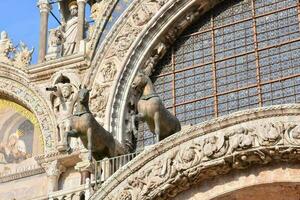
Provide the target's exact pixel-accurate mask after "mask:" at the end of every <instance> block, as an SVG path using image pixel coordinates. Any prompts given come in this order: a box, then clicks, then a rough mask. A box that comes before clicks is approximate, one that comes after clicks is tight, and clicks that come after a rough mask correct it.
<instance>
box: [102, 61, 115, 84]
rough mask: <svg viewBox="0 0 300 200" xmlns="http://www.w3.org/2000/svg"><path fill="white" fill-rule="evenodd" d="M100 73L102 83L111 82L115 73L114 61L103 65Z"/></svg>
mask: <svg viewBox="0 0 300 200" xmlns="http://www.w3.org/2000/svg"><path fill="white" fill-rule="evenodd" d="M100 72H102V75H103V78H104V82H109V81H113V80H114V78H115V75H116V73H117V66H116V63H115V62H114V61H109V62H107V63H105V64H104V66H103V67H102V68H101V69H100Z"/></svg>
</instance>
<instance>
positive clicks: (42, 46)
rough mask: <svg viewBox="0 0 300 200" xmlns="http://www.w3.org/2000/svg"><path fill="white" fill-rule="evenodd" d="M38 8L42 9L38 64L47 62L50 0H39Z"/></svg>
mask: <svg viewBox="0 0 300 200" xmlns="http://www.w3.org/2000/svg"><path fill="white" fill-rule="evenodd" d="M38 8H39V9H40V40H39V55H38V63H41V62H44V61H45V56H46V51H47V33H48V16H49V12H50V10H51V5H50V4H49V2H48V0H39V2H38Z"/></svg>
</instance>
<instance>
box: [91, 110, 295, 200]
mask: <svg viewBox="0 0 300 200" xmlns="http://www.w3.org/2000/svg"><path fill="white" fill-rule="evenodd" d="M298 108H299V105H290V106H282V107H280V106H274V107H272V108H266V109H264V108H259V109H254V110H252V111H246V112H240V113H238V114H233V115H230V116H226V117H223V118H219V119H216V120H212V121H209V122H207V123H205V124H201V125H198V126H190V127H185V128H183V131H181V132H180V133H177V134H175V135H173V136H171V137H170V138H167V139H166V140H164V141H162V142H160V143H158V144H157V145H155V146H154V147H152V148H151V149H149V150H147V151H146V152H144V153H142V154H141V155H139V156H138V157H137V158H136V159H135V160H134V161H133V163H131V165H129V166H127V167H126V168H127V169H130V170H128V172H127V171H126V173H128V174H126V173H125V172H124V170H123V171H122V170H121V171H120V172H119V173H116V174H115V175H113V177H111V179H109V180H108V181H107V182H106V183H104V185H103V188H102V189H103V190H105V191H110V189H112V191H111V192H109V194H102V193H101V192H99V191H98V192H97V193H96V195H94V199H97V198H99V197H100V198H101V199H116V200H117V199H131V200H139V199H142V200H148V199H172V198H173V197H174V196H176V195H177V194H178V193H179V192H181V191H183V190H187V189H189V188H190V187H191V186H192V185H194V184H197V183H199V182H202V181H204V180H206V179H209V178H211V177H215V176H218V175H222V174H226V173H228V172H230V171H231V170H233V169H244V168H248V167H250V166H253V165H255V166H256V165H262V164H268V163H271V162H278V161H281V162H285V161H289V162H293V161H298V160H299V159H300V144H299V143H298V142H299V135H300V134H299V130H300V122H299V114H300V113H299V111H297V109H298ZM296 111H297V112H296ZM281 112H283V113H281ZM254 113H255V114H254ZM280 115H282V116H283V117H280ZM287 115H289V118H288V120H287V118H285V117H284V116H287ZM291 115H295V116H291ZM273 116H277V117H276V118H275V117H273ZM268 118H270V119H268ZM121 177H123V178H121ZM124 177H128V178H124ZM120 178H121V179H120ZM114 179H116V180H118V183H115V184H112V183H110V181H112V180H114ZM119 184H120V185H119ZM113 188H114V189H113Z"/></svg>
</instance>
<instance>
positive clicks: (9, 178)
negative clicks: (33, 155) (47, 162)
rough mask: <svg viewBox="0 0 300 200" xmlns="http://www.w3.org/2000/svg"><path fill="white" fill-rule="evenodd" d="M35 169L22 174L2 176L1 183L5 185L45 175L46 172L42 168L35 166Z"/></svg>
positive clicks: (26, 170)
mask: <svg viewBox="0 0 300 200" xmlns="http://www.w3.org/2000/svg"><path fill="white" fill-rule="evenodd" d="M33 167H34V168H33ZM33 167H32V168H31V169H25V170H24V171H21V172H17V173H13V174H8V175H5V176H1V177H0V183H5V182H9V181H14V180H17V179H21V178H26V177H30V176H34V175H38V174H43V173H45V170H44V169H43V168H42V167H39V166H33ZM27 168H28V167H27ZM29 168H30V167H29Z"/></svg>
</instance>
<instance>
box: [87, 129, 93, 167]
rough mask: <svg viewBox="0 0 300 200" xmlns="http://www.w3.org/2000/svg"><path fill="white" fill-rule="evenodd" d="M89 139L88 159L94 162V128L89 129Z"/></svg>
mask: <svg viewBox="0 0 300 200" xmlns="http://www.w3.org/2000/svg"><path fill="white" fill-rule="evenodd" d="M87 139H88V145H87V148H88V159H89V161H92V128H88V130H87Z"/></svg>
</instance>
